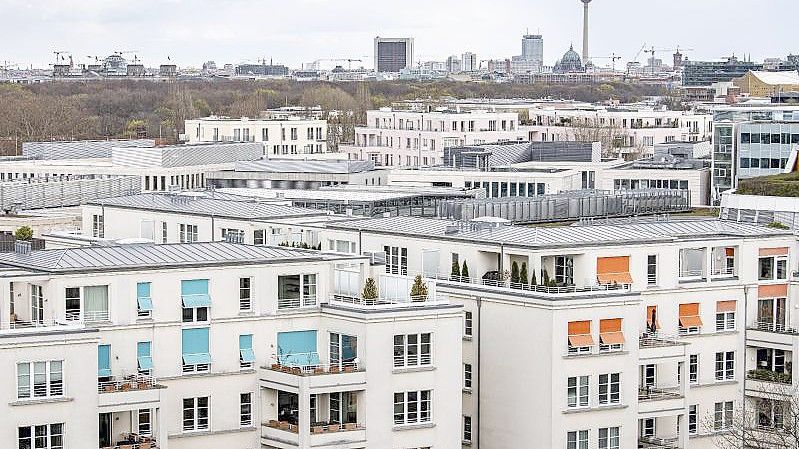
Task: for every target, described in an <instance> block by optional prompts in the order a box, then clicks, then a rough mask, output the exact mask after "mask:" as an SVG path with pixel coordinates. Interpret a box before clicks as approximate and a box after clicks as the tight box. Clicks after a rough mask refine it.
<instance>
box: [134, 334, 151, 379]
mask: <svg viewBox="0 0 799 449" xmlns="http://www.w3.org/2000/svg"><path fill="white" fill-rule="evenodd" d="M136 364H137V368H138V371H139V374H144V375H150V373H151V372H152V370H153V356H152V343H151V342H149V341H140V342H138V343H136Z"/></svg>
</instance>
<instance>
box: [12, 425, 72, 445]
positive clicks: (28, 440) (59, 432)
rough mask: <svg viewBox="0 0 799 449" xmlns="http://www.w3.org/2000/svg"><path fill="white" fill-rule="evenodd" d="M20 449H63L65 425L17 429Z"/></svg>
mask: <svg viewBox="0 0 799 449" xmlns="http://www.w3.org/2000/svg"><path fill="white" fill-rule="evenodd" d="M17 438H18V440H17V441H18V446H17V447H18V448H19V449H63V448H64V423H56V424H42V425H37V426H25V427H19V428H17Z"/></svg>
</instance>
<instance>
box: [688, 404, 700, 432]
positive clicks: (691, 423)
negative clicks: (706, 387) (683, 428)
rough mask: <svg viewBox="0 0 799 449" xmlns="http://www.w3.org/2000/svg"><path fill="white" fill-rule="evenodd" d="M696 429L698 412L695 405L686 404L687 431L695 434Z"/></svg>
mask: <svg viewBox="0 0 799 449" xmlns="http://www.w3.org/2000/svg"><path fill="white" fill-rule="evenodd" d="M697 431H698V414H697V405H696V404H694V405H689V406H688V433H689V434H691V435H696V433H697Z"/></svg>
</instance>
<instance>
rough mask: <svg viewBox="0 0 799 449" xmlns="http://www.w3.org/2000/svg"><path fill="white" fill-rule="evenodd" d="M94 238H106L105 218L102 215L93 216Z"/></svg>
mask: <svg viewBox="0 0 799 449" xmlns="http://www.w3.org/2000/svg"><path fill="white" fill-rule="evenodd" d="M92 237H96V238H98V239H101V238H104V237H105V217H103V216H102V215H92Z"/></svg>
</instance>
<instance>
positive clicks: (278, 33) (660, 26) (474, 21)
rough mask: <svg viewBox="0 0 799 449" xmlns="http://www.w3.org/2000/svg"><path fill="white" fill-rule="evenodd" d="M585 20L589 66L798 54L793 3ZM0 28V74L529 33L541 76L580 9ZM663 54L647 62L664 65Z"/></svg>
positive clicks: (733, 4) (532, 0) (507, 40)
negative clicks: (61, 59)
mask: <svg viewBox="0 0 799 449" xmlns="http://www.w3.org/2000/svg"><path fill="white" fill-rule="evenodd" d="M590 8H591V14H590V22H591V32H590V41H591V45H590V53H591V56H592V57H594V58H596V59H595V63H598V64H602V61H605V62H606V63H607V62H608V61H609V59H602V57H608V56H611V55H612V54H616V55H619V56H621V57H622V60H621V61H620V62H618V63H617V64H620V65H623V64H624V63H625V62H626V61H630V60H632V59H633V58H634V57H635V56H636V54H637V53H638V52H639V50H640V49H641V48H642V46H643V45H644V44H646V45H647V48H649V47H651V46H655V47H657V48H661V49H666V50H670V49H674V48H676V47H677V46H679V47H681V48H691V49H693V51H685V54H686V55H687V56H688V57H689V58H690V59H695V60H705V59H718V58H721V57H723V56H728V55H731V54H733V53H734V54H735V55H737V56H739V57H740V56H742V55H749V54H751V57H752V59H753V60H756V61H761V60H763V59H764V58H767V57H781V58H785V56H786V55H788V54H789V53H799V39H797V35H796V31H795V29H794V25H792V22H794V21H792V20H779V18H780V17H794V18H795V17H797V16H799V0H593V2H592V3H591V5H590ZM758 11H762V12H764V14H757V12H758ZM0 16H2V18H3V25H2V26H0V65H5V63H4V61H7V62H8V63H11V64H18V65H19V66H21V67H27V66H30V65H33V66H35V67H40V68H43V67H46V66H47V65H48V64H52V63H53V62H54V59H55V55H54V54H53V52H54V51H69V52H71V54H72V55H73V57H74V60H75V62H76V63H87V62H89V61H93V60H94V56H99V57H100V58H103V57H105V56H107V55H109V54H111V53H113V52H115V51H135V53H136V55H138V57H139V58H140V59H141V60H143V62H144V64H145V65H147V66H150V67H155V66H158V65H159V64H164V63H168V61H167V58H168V57H169V58H170V59H171V61H172V62H173V63H176V64H178V65H179V66H181V67H200V66H201V65H202V63H203V62H205V61H208V60H213V61H215V62H216V63H217V65H219V66H221V65H222V64H224V63H231V64H240V63H246V62H256V61H258V60H260V59H261V58H266V59H267V60H273V61H274V62H275V63H282V64H286V65H288V66H290V67H292V68H299V67H300V66H301V64H302V63H308V62H312V61H314V60H318V59H346V58H350V59H362V60H363V63H358V62H354V63H352V65H353V67H356V66H360V65H361V64H363V65H364V66H365V67H372V65H373V62H372V60H373V59H372V58H373V56H372V53H373V39H374V37H375V36H383V37H413V38H414V39H415V59H416V61H417V62H418V61H429V60H444V59H446V57H447V56H449V55H461V54H462V53H464V52H466V51H471V52H474V53H476V54H477V58H478V60H486V59H500V58H501V59H504V58H509V57H511V56H513V55H517V54H520V53H521V36H522V35H523V34H524V33H525V32H527V30H529V32H530V33H535V34H537V33H540V34H543V36H544V62H545V64H547V65H552V64H554V62H555V61H556V60H557V59H558V58H560V56H562V55H563V53H564V52H565V51H566V50H568V48H569V45H570V44H574V46H575V49H576V50H577V51H578V53H580V52H581V46H582V3H580V1H579V0H492V1H488V0H402V1H388V0H280V1H276V0H127V1H125V0H36V1H23V0H0ZM772 19H774V20H772ZM671 53H673V52H672V51H663V52H661V53H659V54H658V56H657V57H659V58H662V59H663V60H664V62H666V63H670V61H671ZM125 57H126V58H128V59H132V58H133V54H132V53H125ZM646 57H648V55H647V54H643V53H642V54H640V56H639V59H638V60H639V61H642V62H643V61H644V60H645V59H646ZM333 64H334V63H333V62H329V61H324V62H322V65H323V66H332V65H333ZM337 64H342V65H344V66H345V67H346V65H347V63H346V62H343V63H342V62H338V63H337Z"/></svg>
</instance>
